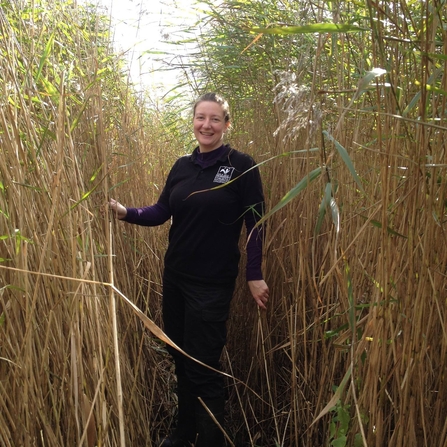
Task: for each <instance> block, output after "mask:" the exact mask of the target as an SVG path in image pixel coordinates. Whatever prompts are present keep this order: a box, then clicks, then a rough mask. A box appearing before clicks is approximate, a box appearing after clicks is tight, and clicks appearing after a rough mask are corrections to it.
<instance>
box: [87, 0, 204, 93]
mask: <svg viewBox="0 0 447 447" xmlns="http://www.w3.org/2000/svg"><path fill="white" fill-rule="evenodd" d="M87 1H88V3H90V4H95V5H98V6H99V7H100V8H101V9H103V10H104V12H105V13H106V14H107V15H109V16H110V17H111V24H112V33H113V40H114V45H115V49H117V50H118V51H120V52H121V51H122V52H123V53H124V54H125V57H126V59H127V61H128V63H129V69H130V76H131V78H132V81H133V82H135V83H136V84H139V85H141V86H143V87H151V88H156V89H157V90H159V91H160V92H161V93H163V91H167V90H169V89H170V88H172V87H173V86H174V85H176V84H177V83H178V81H177V75H178V73H177V72H176V70H167V71H160V69H161V68H163V67H166V65H165V64H166V63H167V64H169V63H175V61H176V60H177V59H178V58H179V57H183V58H185V57H187V54H188V52H189V51H190V49H191V47H190V46H189V45H187V44H184V45H180V46H179V45H173V44H172V42H173V41H177V40H179V39H182V38H185V37H191V36H190V35H189V36H186V35H185V33H184V32H183V31H182V30H183V29H185V28H190V27H192V25H193V24H194V23H195V22H196V21H197V17H198V14H199V12H198V9H197V6H196V4H197V1H196V0H80V1H79V3H87ZM169 42H171V43H169ZM162 61H163V62H162Z"/></svg>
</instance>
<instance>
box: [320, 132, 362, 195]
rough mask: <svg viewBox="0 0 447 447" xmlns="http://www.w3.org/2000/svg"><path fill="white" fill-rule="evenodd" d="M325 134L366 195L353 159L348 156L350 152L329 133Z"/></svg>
mask: <svg viewBox="0 0 447 447" xmlns="http://www.w3.org/2000/svg"><path fill="white" fill-rule="evenodd" d="M323 134H324V135H325V136H326V138H327V139H328V140H329V141H332V142H333V143H334V145H335V147H336V149H337V151H338V153H339V154H340V156H341V158H342V160H343V161H344V162H345V165H346V166H347V167H348V169H349V172H350V173H351V175H352V177H353V179H354V180H355V182H356V183H357V185H358V187H359V189H360V191H362V192H363V194H366V193H365V190H364V189H363V185H362V182H361V181H360V178H359V176H358V175H357V172H356V170H355V168H354V164H353V163H352V160H351V157H350V156H349V154H348V151H347V150H346V149H345V148H344V147H343V146H342V145H341V144H340V143H339V142H338V141H337V140H336V139H335V138H334V137H333V136H332V135H331V134H330V133H329V132H328V131H326V130H324V131H323Z"/></svg>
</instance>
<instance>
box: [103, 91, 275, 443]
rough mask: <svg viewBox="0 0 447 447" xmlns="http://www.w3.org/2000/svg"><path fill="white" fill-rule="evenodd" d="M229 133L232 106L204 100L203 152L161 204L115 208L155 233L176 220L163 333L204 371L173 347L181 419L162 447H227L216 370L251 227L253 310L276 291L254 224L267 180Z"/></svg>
mask: <svg viewBox="0 0 447 447" xmlns="http://www.w3.org/2000/svg"><path fill="white" fill-rule="evenodd" d="M229 125H230V113H229V108H228V103H227V101H225V100H224V99H223V98H222V97H221V96H220V95H218V94H216V93H207V94H205V95H203V96H201V97H200V98H199V99H198V100H197V102H196V103H195V105H194V108H193V126H194V134H195V136H196V138H197V142H198V147H197V148H196V149H195V150H194V151H193V152H192V154H191V155H188V156H183V157H180V158H179V159H178V160H177V161H176V162H175V163H174V166H173V167H172V169H171V171H170V173H169V175H168V177H167V179H166V183H165V186H164V188H163V191H162V193H161V195H160V197H159V199H158V202H157V203H156V204H154V205H152V206H144V207H141V208H126V207H124V206H123V205H121V204H120V203H118V202H116V201H115V200H114V199H111V200H110V202H109V205H110V208H111V210H112V211H113V212H114V213H115V215H116V216H117V217H118V218H119V219H120V220H124V221H125V222H128V223H132V224H136V225H143V226H157V225H162V224H163V223H165V222H167V221H169V220H171V227H170V230H169V244H168V249H167V251H166V254H165V258H164V261H165V262H164V274H163V303H162V306H163V324H164V331H165V333H166V334H167V336H168V337H169V338H170V339H171V340H172V341H173V342H174V343H175V344H176V345H177V346H179V347H180V348H181V349H182V350H183V351H184V352H186V353H187V354H188V355H189V356H191V357H193V358H194V359H197V360H199V361H200V362H201V364H198V363H197V362H195V361H193V360H191V357H185V356H184V355H183V353H181V352H179V351H177V350H176V349H173V348H172V347H170V346H167V350H168V351H169V353H170V354H171V355H172V357H173V359H174V364H175V372H176V375H177V396H178V420H177V426H176V429H175V430H174V431H172V432H171V434H169V435H168V436H167V437H166V438H165V439H164V440H162V442H161V444H160V447H186V446H190V445H191V443H194V445H195V446H196V447H221V446H223V444H224V437H223V434H222V431H221V428H222V426H223V423H224V407H225V394H224V381H223V376H222V375H221V374H220V373H219V372H218V371H219V370H220V357H221V353H222V350H223V347H224V346H225V343H226V339H227V330H226V321H227V319H228V317H229V312H230V304H231V300H232V297H233V292H234V289H235V281H236V277H237V276H238V273H239V261H240V257H241V253H240V249H239V238H240V235H241V231H242V227H243V225H244V223H245V227H246V234H247V235H250V236H248V237H247V263H246V264H247V266H246V280H247V284H248V287H249V289H250V292H251V295H252V297H253V299H254V301H255V303H256V305H257V306H259V308H260V309H263V310H266V309H267V302H268V299H269V289H268V287H267V284H266V283H265V281H264V279H263V274H262V269H261V265H262V245H263V228H262V226H257V225H256V223H257V222H258V221H259V220H260V219H261V217H262V214H263V207H264V195H263V191H262V184H261V177H260V174H259V171H258V169H257V167H256V166H255V162H254V160H253V159H252V158H251V157H250V156H249V155H247V154H244V153H242V152H239V151H237V150H235V149H233V148H232V147H230V146H229V145H227V144H223V137H224V134H225V131H226V130H227V129H228V127H229ZM222 185H225V187H220V186H222ZM204 364H205V365H208V367H204V366H203V365H204ZM202 403H203V404H204V405H205V406H204V405H203V404H202ZM205 408H206V409H205ZM208 410H209V411H208ZM209 412H211V413H212V414H213V417H210V415H209ZM216 421H217V422H218V424H216Z"/></svg>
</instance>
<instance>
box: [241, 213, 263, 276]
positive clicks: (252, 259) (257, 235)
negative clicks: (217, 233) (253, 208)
mask: <svg viewBox="0 0 447 447" xmlns="http://www.w3.org/2000/svg"><path fill="white" fill-rule="evenodd" d="M256 221H257V220H256V217H255V214H254V213H253V212H250V211H249V212H247V213H246V214H245V227H246V229H247V237H248V240H247V269H246V277H247V281H255V280H258V279H264V278H263V276H262V270H261V264H262V245H263V226H259V227H255V225H256Z"/></svg>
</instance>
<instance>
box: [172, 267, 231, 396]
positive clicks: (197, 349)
mask: <svg viewBox="0 0 447 447" xmlns="http://www.w3.org/2000/svg"><path fill="white" fill-rule="evenodd" d="M234 285H235V282H234V281H233V282H231V283H228V284H208V283H202V282H200V281H195V280H190V279H185V278H180V277H178V276H177V275H173V274H172V273H170V272H166V271H165V273H164V277H163V323H164V330H165V332H166V334H167V335H168V337H169V338H170V339H171V340H172V341H174V343H176V344H177V345H178V346H180V347H181V348H182V349H183V350H184V351H185V352H187V353H188V354H189V355H191V356H192V357H194V358H196V359H197V360H200V361H202V362H203V363H205V364H207V365H209V366H212V367H213V368H215V369H220V356H221V354H222V349H223V347H224V345H225V342H226V340H227V329H226V321H227V319H228V314H229V310H230V303H231V299H232V297H233V292H234ZM168 351H169V353H170V354H171V355H172V357H173V358H174V362H175V370H176V374H177V376H178V377H182V378H183V377H185V378H186V379H187V380H188V381H189V382H190V384H191V393H192V395H194V396H196V397H201V398H202V399H204V400H213V399H218V398H221V397H223V394H224V381H223V376H222V375H221V374H219V373H216V372H214V371H212V370H210V369H208V368H206V367H204V366H201V365H199V364H198V363H197V362H194V361H193V360H190V359H188V358H187V357H186V356H184V355H182V354H180V353H179V352H178V351H177V350H175V349H173V348H171V347H168Z"/></svg>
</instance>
